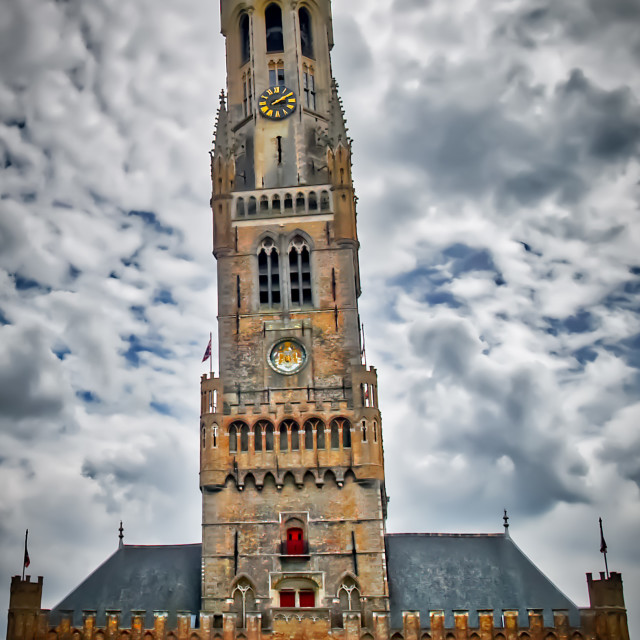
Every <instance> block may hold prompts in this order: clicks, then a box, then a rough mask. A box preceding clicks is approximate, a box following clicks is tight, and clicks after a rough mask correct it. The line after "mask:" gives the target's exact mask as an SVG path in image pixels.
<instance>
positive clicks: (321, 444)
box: [315, 420, 326, 449]
mask: <svg viewBox="0 0 640 640" xmlns="http://www.w3.org/2000/svg"><path fill="white" fill-rule="evenodd" d="M315 427H316V446H317V447H318V449H324V448H325V446H326V445H325V437H324V422H322V420H316V424H315Z"/></svg>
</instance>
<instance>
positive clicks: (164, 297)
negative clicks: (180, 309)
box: [153, 289, 177, 304]
mask: <svg viewBox="0 0 640 640" xmlns="http://www.w3.org/2000/svg"><path fill="white" fill-rule="evenodd" d="M153 302H154V303H156V304H177V303H176V301H175V300H174V299H173V296H172V295H171V291H169V289H159V290H158V291H156V295H155V296H154V298H153Z"/></svg>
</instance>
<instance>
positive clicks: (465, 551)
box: [51, 533, 579, 629]
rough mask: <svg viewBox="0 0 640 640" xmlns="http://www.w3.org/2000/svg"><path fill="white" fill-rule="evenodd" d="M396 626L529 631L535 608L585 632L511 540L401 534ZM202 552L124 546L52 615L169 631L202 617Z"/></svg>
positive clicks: (390, 550)
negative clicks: (511, 624)
mask: <svg viewBox="0 0 640 640" xmlns="http://www.w3.org/2000/svg"><path fill="white" fill-rule="evenodd" d="M386 552H387V567H388V577H389V591H390V596H391V626H392V628H394V629H400V628H402V611H420V620H421V626H422V627H428V626H429V611H430V610H439V609H443V610H444V611H445V623H446V625H447V626H448V627H450V626H453V614H452V611H453V610H456V609H467V610H469V614H470V616H469V617H470V620H469V624H470V626H476V625H477V610H478V609H493V610H494V612H495V622H496V625H499V626H501V620H500V616H501V614H502V610H503V609H518V610H519V615H520V624H521V625H522V626H526V625H527V624H528V618H527V608H538V609H544V615H545V623H546V624H547V625H551V624H552V623H553V613H552V609H568V610H569V613H570V619H571V623H572V624H574V625H577V624H579V613H578V610H577V608H576V606H575V605H574V604H573V602H571V601H570V600H569V599H568V598H567V597H566V596H565V595H564V594H563V593H562V592H561V591H559V590H558V588H557V587H556V586H555V585H554V584H553V583H552V582H551V581H550V580H549V579H548V578H547V577H546V576H545V575H544V574H543V573H542V572H541V571H540V570H539V569H538V568H537V567H536V566H535V565H534V564H533V563H532V562H531V561H530V560H529V559H528V558H527V556H525V555H524V553H523V552H522V551H521V550H520V549H519V548H518V547H517V545H516V544H515V543H514V542H513V540H512V539H511V538H510V537H509V536H506V535H504V534H443V533H395V534H388V535H387V536H386ZM200 555H201V545H200V544H187V545H168V546H137V545H124V546H123V547H122V548H120V549H118V550H117V551H116V552H115V553H114V554H113V555H111V556H110V557H109V558H108V559H107V560H106V561H105V562H104V563H103V564H102V565H100V566H99V567H98V568H97V569H96V570H95V571H94V572H93V573H92V574H91V575H90V576H89V577H88V578H87V579H86V580H84V581H83V582H82V583H81V584H80V585H79V586H78V587H77V588H76V589H74V590H73V591H72V592H71V593H70V594H69V595H68V596H67V597H66V598H65V599H64V600H63V601H62V602H60V603H59V604H58V605H56V607H54V609H52V616H51V620H52V622H54V623H57V622H58V620H59V614H60V612H61V611H63V610H69V609H72V610H74V618H73V624H74V625H76V626H80V625H81V624H82V610H83V609H95V610H97V612H98V620H97V623H98V625H99V626H103V625H104V624H105V610H107V609H120V610H121V611H122V619H121V626H122V627H129V626H130V624H131V617H130V612H131V610H135V609H144V610H146V612H147V615H146V620H145V625H146V627H147V628H150V627H152V626H153V611H154V610H158V609H160V610H166V611H168V612H169V620H168V625H169V627H170V628H171V627H175V625H176V612H177V611H190V612H191V613H193V614H196V613H198V612H199V611H200V575H201V563H200Z"/></svg>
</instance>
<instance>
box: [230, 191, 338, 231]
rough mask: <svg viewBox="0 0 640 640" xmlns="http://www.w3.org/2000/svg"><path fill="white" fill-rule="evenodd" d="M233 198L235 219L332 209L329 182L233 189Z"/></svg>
mask: <svg viewBox="0 0 640 640" xmlns="http://www.w3.org/2000/svg"><path fill="white" fill-rule="evenodd" d="M232 198H233V205H232V206H233V208H232V211H233V219H234V220H235V221H238V222H239V221H249V220H257V219H264V218H278V219H282V218H291V217H300V216H321V215H332V214H333V211H334V208H333V194H332V192H331V186H330V185H312V186H296V187H282V188H278V189H256V190H255V191H242V192H236V193H234V194H233V195H232Z"/></svg>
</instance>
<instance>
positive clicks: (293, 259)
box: [289, 236, 312, 307]
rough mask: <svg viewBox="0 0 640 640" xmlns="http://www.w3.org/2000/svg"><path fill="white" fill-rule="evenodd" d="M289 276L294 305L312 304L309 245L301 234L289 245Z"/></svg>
mask: <svg viewBox="0 0 640 640" xmlns="http://www.w3.org/2000/svg"><path fill="white" fill-rule="evenodd" d="M289 278H290V284H291V286H290V291H291V304H292V306H295V307H302V306H303V305H306V304H312V299H311V261H310V254H309V247H308V245H307V243H306V242H305V241H304V240H303V239H302V238H301V237H300V236H296V237H295V238H294V239H293V240H292V241H291V244H290V245H289Z"/></svg>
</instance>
